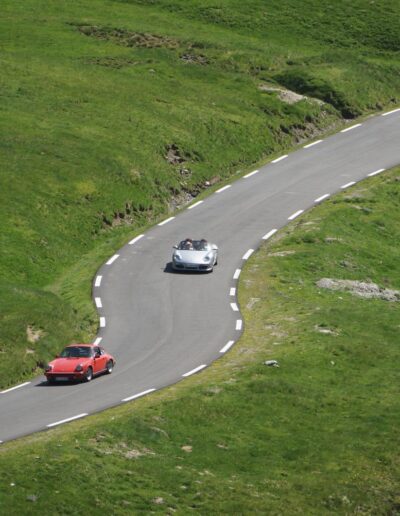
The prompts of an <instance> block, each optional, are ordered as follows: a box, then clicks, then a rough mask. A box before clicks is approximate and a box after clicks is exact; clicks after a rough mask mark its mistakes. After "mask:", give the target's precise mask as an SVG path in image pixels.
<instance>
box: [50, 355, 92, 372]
mask: <svg viewBox="0 0 400 516" xmlns="http://www.w3.org/2000/svg"><path fill="white" fill-rule="evenodd" d="M88 362H90V358H56V359H55V360H53V361H52V362H50V363H49V365H51V366H53V367H52V370H51V372H53V373H72V372H73V371H75V368H76V366H77V365H78V364H82V366H85V364H86V363H88Z"/></svg>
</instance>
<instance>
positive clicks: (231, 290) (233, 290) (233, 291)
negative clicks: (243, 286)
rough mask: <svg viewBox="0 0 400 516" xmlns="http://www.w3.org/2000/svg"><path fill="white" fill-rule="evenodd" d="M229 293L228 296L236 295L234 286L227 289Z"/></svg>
mask: <svg viewBox="0 0 400 516" xmlns="http://www.w3.org/2000/svg"><path fill="white" fill-rule="evenodd" d="M229 295H230V296H235V295H236V289H235V287H232V288H231V289H230V291H229Z"/></svg>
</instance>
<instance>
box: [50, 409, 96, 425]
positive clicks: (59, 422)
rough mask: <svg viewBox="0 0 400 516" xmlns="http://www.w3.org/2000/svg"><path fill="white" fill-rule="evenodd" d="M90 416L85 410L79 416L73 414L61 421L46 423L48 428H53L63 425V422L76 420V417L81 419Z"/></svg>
mask: <svg viewBox="0 0 400 516" xmlns="http://www.w3.org/2000/svg"><path fill="white" fill-rule="evenodd" d="M85 416H88V414H87V413H86V412H85V413H84V414H78V415H77V416H72V417H69V418H67V419H62V420H61V421H56V422H55V423H50V424H49V425H46V426H47V428H52V427H53V426H57V425H62V424H63V423H69V422H70V421H74V420H75V419H79V418H81V417H85Z"/></svg>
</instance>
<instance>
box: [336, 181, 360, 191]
mask: <svg viewBox="0 0 400 516" xmlns="http://www.w3.org/2000/svg"><path fill="white" fill-rule="evenodd" d="M355 184H356V182H355V181H350V183H346V184H345V185H343V186H341V187H340V188H341V189H342V190H344V189H345V188H348V187H349V186H353V185H355Z"/></svg>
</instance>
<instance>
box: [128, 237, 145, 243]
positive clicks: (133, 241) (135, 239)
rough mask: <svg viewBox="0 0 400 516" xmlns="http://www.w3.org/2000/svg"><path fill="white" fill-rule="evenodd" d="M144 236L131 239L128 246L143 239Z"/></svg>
mask: <svg viewBox="0 0 400 516" xmlns="http://www.w3.org/2000/svg"><path fill="white" fill-rule="evenodd" d="M143 237H144V235H138V236H137V237H135V238H133V239H132V240H131V241H130V242H129V245H133V244H134V243H135V242H137V241H138V240H140V239H141V238H143Z"/></svg>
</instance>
